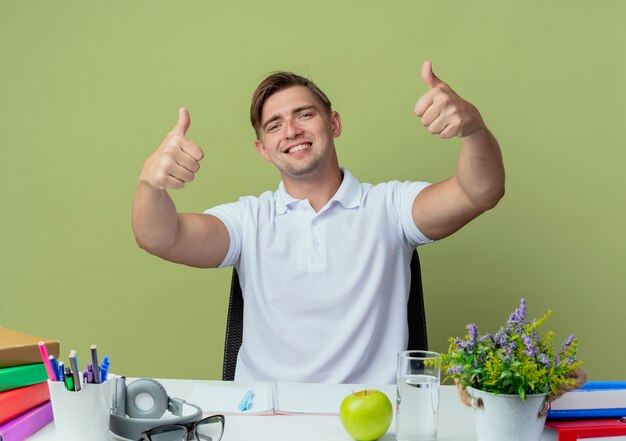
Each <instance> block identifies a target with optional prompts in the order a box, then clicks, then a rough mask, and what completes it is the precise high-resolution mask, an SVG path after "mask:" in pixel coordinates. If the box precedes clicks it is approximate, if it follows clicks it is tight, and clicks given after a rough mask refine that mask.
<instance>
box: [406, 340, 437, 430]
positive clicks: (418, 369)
mask: <svg viewBox="0 0 626 441" xmlns="http://www.w3.org/2000/svg"><path fill="white" fill-rule="evenodd" d="M438 358H439V354H438V353H437V352H429V351H403V352H400V353H399V354H398V375H397V378H396V380H397V386H398V392H397V395H396V396H397V400H398V405H397V408H396V409H397V414H396V439H397V440H398V441H435V440H436V439H437V423H438V417H439V382H440V373H439V366H437V365H436V363H435V362H436V361H437V359H438Z"/></svg>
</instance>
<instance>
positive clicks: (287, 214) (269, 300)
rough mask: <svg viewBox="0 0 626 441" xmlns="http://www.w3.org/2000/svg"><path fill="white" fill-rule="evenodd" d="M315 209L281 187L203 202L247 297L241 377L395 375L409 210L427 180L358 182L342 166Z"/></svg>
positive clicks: (340, 379) (365, 378)
mask: <svg viewBox="0 0 626 441" xmlns="http://www.w3.org/2000/svg"><path fill="white" fill-rule="evenodd" d="M342 171H343V175H344V176H343V181H342V183H341V186H340V187H339V189H338V190H337V193H336V194H335V196H333V198H332V199H331V200H330V201H329V202H328V203H327V204H326V205H325V206H324V207H323V208H322V209H321V210H320V211H319V212H317V213H316V212H315V210H313V208H312V207H311V205H310V204H309V201H308V200H298V199H295V198H293V197H291V196H290V195H289V194H288V193H287V192H286V190H285V187H284V185H283V183H282V182H281V183H280V185H279V187H278V191H276V192H270V191H268V192H265V193H263V194H261V195H260V196H259V197H258V198H257V197H251V196H247V197H242V198H240V199H239V201H238V202H234V203H230V204H225V205H220V206H217V207H214V208H212V209H209V210H207V211H206V212H205V213H208V214H212V215H214V216H217V217H218V218H219V219H221V220H222V221H223V222H224V224H225V225H226V228H227V229H228V232H229V234H230V248H229V250H228V253H227V255H226V258H225V259H224V261H223V262H222V264H221V266H235V267H236V268H237V271H238V272H239V278H240V283H241V288H242V291H243V297H244V325H243V330H244V332H243V342H242V345H241V349H240V351H239V355H238V358H237V369H236V373H235V379H236V380H239V381H283V382H309V383H318V382H321V383H394V382H395V371H396V354H397V353H398V352H399V351H401V350H404V349H406V345H407V339H408V333H407V323H406V304H407V299H408V291H409V285H410V268H409V264H410V259H411V253H412V252H413V249H414V248H415V247H416V246H417V245H420V244H424V243H427V242H431V240H430V239H428V238H427V237H426V236H424V235H423V234H422V233H421V232H420V231H419V230H418V228H417V227H416V226H415V223H414V222H413V218H412V214H411V208H412V206H413V200H414V199H415V197H416V196H417V194H418V193H419V192H420V191H421V190H423V189H424V188H425V187H426V186H428V185H429V184H428V183H426V182H398V181H393V182H388V183H383V184H378V185H374V186H372V185H371V184H361V183H359V182H358V181H357V180H356V179H355V178H354V177H353V176H352V174H350V172H349V171H347V170H345V169H342Z"/></svg>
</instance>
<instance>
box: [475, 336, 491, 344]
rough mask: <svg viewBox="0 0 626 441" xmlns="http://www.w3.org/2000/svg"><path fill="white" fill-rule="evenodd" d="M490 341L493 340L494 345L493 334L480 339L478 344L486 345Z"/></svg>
mask: <svg viewBox="0 0 626 441" xmlns="http://www.w3.org/2000/svg"><path fill="white" fill-rule="evenodd" d="M489 340H491V343H492V344H493V337H492V336H491V334H485V335H483V336H482V337H480V339H479V340H478V342H479V343H486V342H487V341H489Z"/></svg>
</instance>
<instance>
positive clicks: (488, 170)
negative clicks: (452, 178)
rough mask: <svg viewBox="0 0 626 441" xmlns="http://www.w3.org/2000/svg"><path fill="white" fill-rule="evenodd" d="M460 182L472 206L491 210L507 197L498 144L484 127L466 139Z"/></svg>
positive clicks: (459, 167) (462, 152) (461, 162)
mask: <svg viewBox="0 0 626 441" xmlns="http://www.w3.org/2000/svg"><path fill="white" fill-rule="evenodd" d="M456 178H457V180H458V182H459V185H460V186H461V188H462V189H463V191H464V192H465V194H466V195H467V197H468V198H469V199H470V201H471V202H472V204H474V205H475V206H476V207H479V208H481V209H484V210H487V209H489V208H492V207H494V206H495V205H496V204H497V203H498V201H499V200H500V199H501V198H502V196H504V165H503V163H502V153H501V152H500V147H499V146H498V141H497V140H496V139H495V137H494V136H493V135H492V134H491V132H489V130H488V129H487V128H486V127H484V128H482V129H479V130H476V131H475V132H474V133H472V134H471V135H469V136H466V137H464V138H463V147H462V148H461V152H460V153H459V158H458V162H457V169H456Z"/></svg>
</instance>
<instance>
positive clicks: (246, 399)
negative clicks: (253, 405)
mask: <svg viewBox="0 0 626 441" xmlns="http://www.w3.org/2000/svg"><path fill="white" fill-rule="evenodd" d="M253 396H254V391H253V390H252V389H248V392H246V394H245V395H244V396H243V398H242V399H241V402H240V403H239V410H241V411H244V410H248V409H250V401H252V397H253Z"/></svg>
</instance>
